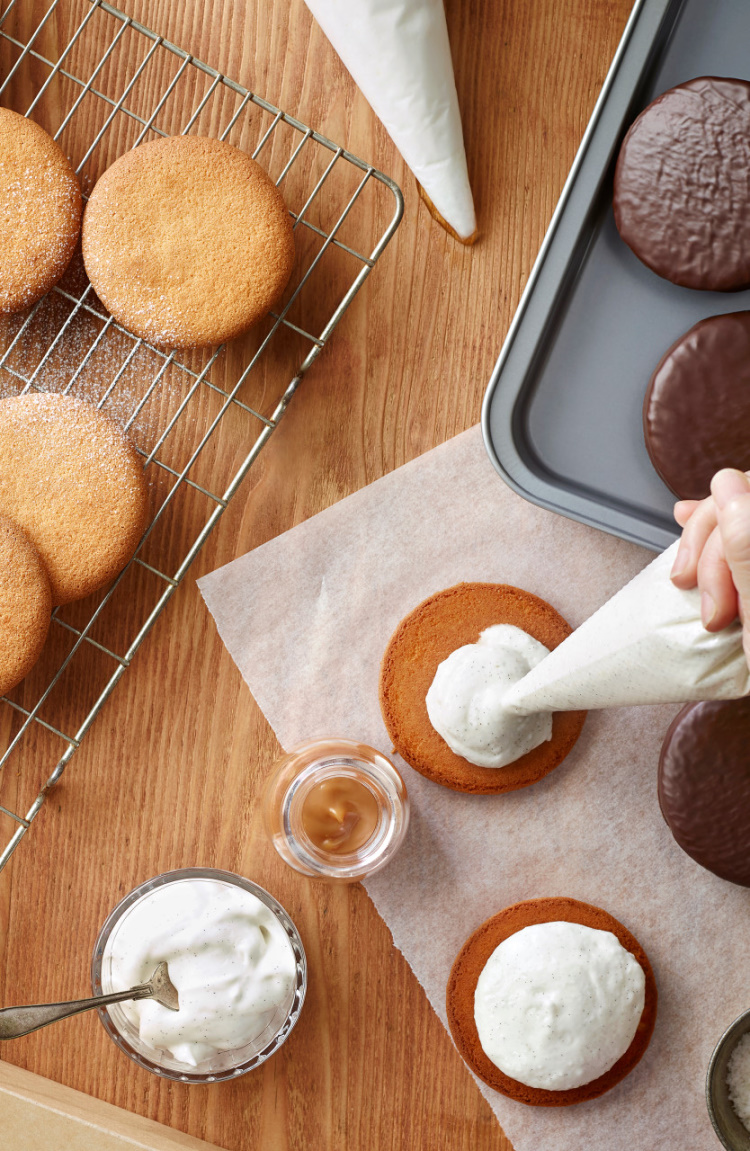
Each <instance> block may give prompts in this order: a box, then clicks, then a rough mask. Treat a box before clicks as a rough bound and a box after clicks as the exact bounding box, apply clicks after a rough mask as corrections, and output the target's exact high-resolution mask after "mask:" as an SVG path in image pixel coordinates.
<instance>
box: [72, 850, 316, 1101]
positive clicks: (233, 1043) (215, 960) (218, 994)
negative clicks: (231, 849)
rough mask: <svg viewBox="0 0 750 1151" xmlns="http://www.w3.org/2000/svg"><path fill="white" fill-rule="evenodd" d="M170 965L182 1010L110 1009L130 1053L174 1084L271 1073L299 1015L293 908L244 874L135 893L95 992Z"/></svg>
mask: <svg viewBox="0 0 750 1151" xmlns="http://www.w3.org/2000/svg"><path fill="white" fill-rule="evenodd" d="M162 961H166V962H167V964H168V966H169V977H170V979H171V981H172V982H173V983H174V985H175V987H176V988H177V993H178V996H179V1004H180V1006H179V1010H178V1011H171V1010H169V1009H168V1008H165V1007H162V1006H161V1004H159V1003H156V1002H155V1001H154V1000H149V999H145V1000H140V1001H136V1002H133V1001H128V1002H125V1003H118V1004H114V1005H112V1006H110V1007H108V1008H102V1009H100V1011H99V1017H100V1019H101V1021H102V1023H103V1025H104V1027H105V1030H106V1031H107V1032H108V1034H109V1035H110V1037H111V1038H112V1039H113V1040H114V1042H115V1043H116V1044H117V1046H118V1047H120V1049H121V1050H122V1051H124V1052H125V1054H126V1055H128V1056H129V1057H130V1058H131V1059H133V1060H134V1061H135V1062H136V1063H138V1064H139V1065H140V1066H141V1067H145V1068H146V1069H147V1070H149V1071H153V1072H155V1073H156V1074H158V1075H163V1076H165V1077H166V1078H170V1079H178V1080H181V1081H183V1082H189V1083H212V1082H219V1081H221V1080H224V1079H231V1078H235V1077H236V1076H238V1075H242V1074H244V1073H245V1072H246V1071H250V1070H252V1069H253V1068H254V1067H258V1066H260V1064H261V1063H263V1062H265V1060H266V1059H268V1057H269V1056H270V1055H272V1054H273V1053H274V1051H276V1050H277V1049H278V1047H280V1046H281V1044H282V1043H283V1042H284V1040H285V1039H286V1037H287V1035H288V1034H289V1032H290V1031H291V1030H292V1028H293V1027H294V1025H295V1023H296V1022H297V1019H298V1018H299V1014H300V1011H301V1009H302V1004H303V1002H304V998H305V991H306V987H307V964H306V959H305V952H304V948H303V946H302V941H301V939H300V937H299V934H298V932H297V929H296V927H295V926H294V924H293V923H292V920H291V919H290V918H289V916H288V915H287V913H286V912H285V911H284V909H283V907H281V905H280V904H279V903H277V901H276V900H275V899H274V898H273V896H271V895H269V894H268V892H267V891H264V890H263V888H262V887H258V886H257V884H255V883H252V882H251V881H250V880H248V879H244V878H243V877H241V876H239V875H234V874H233V873H232V872H228V871H219V870H217V869H214V868H183V869H181V870H179V871H170V872H166V873H164V874H163V875H159V876H157V877H156V878H154V879H150V880H148V881H147V882H146V883H143V884H141V885H140V887H137V888H135V890H134V891H131V892H130V894H129V895H127V896H126V897H125V898H124V899H123V900H122V901H121V902H120V903H119V904H118V905H117V907H116V908H115V909H114V911H113V912H112V913H111V915H110V916H109V918H108V919H107V921H106V923H105V924H104V926H103V927H102V930H101V932H100V934H99V938H98V940H97V943H96V947H95V949H94V957H93V962H92V984H93V989H94V993H95V994H106V993H107V992H110V991H119V990H124V989H126V988H128V987H132V986H134V985H135V984H138V983H142V982H144V980H146V979H148V978H150V976H151V973H152V972H153V970H154V968H155V967H156V965H157V964H158V963H160V962H162Z"/></svg>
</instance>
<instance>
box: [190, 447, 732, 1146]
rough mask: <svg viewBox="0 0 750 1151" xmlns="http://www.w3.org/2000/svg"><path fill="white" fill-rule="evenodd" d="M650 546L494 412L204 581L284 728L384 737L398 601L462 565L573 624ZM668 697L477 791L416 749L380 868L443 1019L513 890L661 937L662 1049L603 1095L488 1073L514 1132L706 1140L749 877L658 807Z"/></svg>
mask: <svg viewBox="0 0 750 1151" xmlns="http://www.w3.org/2000/svg"><path fill="white" fill-rule="evenodd" d="M651 558H652V556H651V553H649V552H647V551H645V550H644V549H642V548H639V547H636V546H635V545H632V544H627V543H624V542H623V541H621V540H617V539H614V538H613V537H612V536H608V535H606V534H604V533H601V532H598V531H596V530H594V529H592V528H587V527H584V526H583V525H581V524H577V523H573V522H571V521H569V520H566V519H563V518H562V517H560V516H556V515H554V514H552V513H550V512H546V511H543V510H541V509H540V508H537V507H534V506H532V505H531V504H528V503H526V502H525V501H524V500H522V499H521V498H520V497H519V496H517V495H515V494H514V493H513V492H511V491H510V490H509V489H508V488H507V487H506V486H505V485H504V484H503V483H502V482H501V480H500V479H499V478H498V477H497V475H496V474H495V472H494V470H493V469H492V467H491V465H490V463H489V461H488V459H487V457H486V454H485V452H484V448H483V445H482V441H481V435H480V431H479V428H472V429H471V430H470V431H468V432H465V433H464V434H463V435H461V436H458V437H457V438H456V439H455V440H452V441H450V442H449V443H447V444H444V445H443V446H442V447H439V448H436V449H435V450H434V451H432V452H429V453H427V454H426V455H424V456H422V457H421V458H419V459H417V460H415V461H414V462H413V463H411V464H408V465H407V466H405V467H403V468H400V469H399V470H398V471H396V472H394V473H392V474H391V475H389V476H386V477H385V478H384V479H382V480H379V481H378V482H376V483H374V484H371V485H370V486H369V487H367V488H365V489H364V490H362V491H361V492H358V493H356V494H355V495H353V496H351V497H349V498H348V499H346V500H343V501H342V502H341V503H339V504H337V505H335V506H334V507H332V508H330V509H329V510H327V511H325V512H323V513H322V514H320V515H318V516H316V517H315V518H313V519H311V520H308V521H307V522H306V523H304V524H301V525H300V526H299V527H297V528H295V529H293V530H292V531H290V532H287V533H286V534H285V535H282V536H280V537H278V538H277V539H275V540H273V541H271V542H270V543H268V544H265V545H264V546H262V547H260V548H258V549H256V550H255V551H254V552H251V553H249V554H248V555H245V556H242V557H241V558H240V559H237V560H235V561H234V562H233V563H231V564H228V565H227V566H226V567H224V568H223V569H221V570H220V571H217V572H214V573H213V574H211V575H209V576H206V577H204V578H203V579H202V580H201V581H200V587H201V591H202V592H203V595H204V597H205V599H206V602H207V604H208V606H209V608H210V610H211V612H212V613H213V615H214V617H215V619H216V623H217V625H218V628H219V632H220V634H221V636H222V639H223V640H224V642H225V643H226V645H227V647H228V648H229V651H230V652H231V654H232V656H233V658H234V659H235V661H236V662H237V664H238V666H239V668H240V670H241V672H242V674H243V676H244V678H245V680H246V682H247V684H248V686H249V687H250V690H251V691H252V693H253V695H254V696H255V698H256V700H257V701H258V703H259V704H260V706H261V708H262V709H263V711H264V713H265V715H266V716H267V717H268V720H269V722H270V723H271V725H272V727H273V729H274V731H275V732H276V734H277V736H278V738H279V740H280V742H281V743H282V745H284V746H285V747H289V746H290V745H291V744H293V743H295V742H297V741H299V740H301V739H304V738H308V737H314V736H326V735H328V736H335V735H341V736H346V737H349V738H352V739H360V740H363V741H365V742H366V743H369V744H372V745H374V746H375V747H379V748H381V749H382V750H383V751H385V752H386V753H388V752H390V742H389V740H388V737H387V735H386V731H385V728H384V726H383V722H382V720H381V718H380V712H379V708H378V691H377V689H378V669H379V663H380V658H381V655H382V652H383V649H384V648H385V645H386V643H387V641H388V638H389V636H390V635H391V633H392V631H393V630H394V628H395V627H396V625H397V623H398V622H399V620H400V619H401V618H402V616H403V615H405V614H406V613H407V612H408V611H410V610H411V608H413V607H414V606H415V605H416V604H417V603H418V602H419V601H420V600H422V599H424V597H425V596H427V595H429V594H431V593H432V592H434V591H437V590H439V589H440V588H444V587H448V586H449V585H451V584H453V583H457V582H459V581H460V580H489V581H493V582H498V583H511V584H516V585H517V586H519V587H522V588H526V589H527V590H529V591H532V592H535V593H536V594H538V595H540V596H542V597H543V598H545V599H547V600H549V601H550V602H551V603H552V604H553V605H554V606H555V607H556V608H558V610H559V611H561V612H562V614H563V615H564V616H565V617H566V619H568V620H569V622H570V623H571V624H573V625H578V624H579V623H580V622H581V621H582V620H584V619H585V618H586V617H587V616H588V615H590V614H591V612H592V611H593V610H594V609H595V608H596V607H598V606H599V604H600V603H602V602H603V601H604V600H605V599H607V598H608V597H609V596H610V595H611V594H612V593H613V592H615V591H616V590H617V589H618V588H619V587H620V586H621V585H622V584H623V583H625V581H626V580H628V579H630V578H631V577H632V576H633V575H634V574H635V573H636V572H637V571H638V570H640V568H642V567H643V566H645V564H646V563H647V562H648V561H649V560H650V559H651ZM675 711H676V708H674V707H673V706H661V707H642V708H629V709H621V710H617V711H609V712H592V713H590V715H589V717H588V720H587V722H586V726H585V728H584V731H583V735H582V737H581V739H580V740H579V743H578V744H577V746H576V748H575V749H574V751H573V752H572V754H571V755H570V756H569V757H568V759H567V760H566V761H565V762H564V763H563V764H562V766H561V767H559V768H558V769H557V770H556V771H554V772H552V774H551V775H549V776H548V777H547V778H546V779H544V780H542V781H541V782H540V783H538V784H536V785H535V786H534V787H530V788H526V789H524V790H522V791H516V792H513V793H512V794H510V795H506V796H466V795H461V794H459V793H456V792H452V791H448V790H447V789H445V788H441V787H439V786H438V785H436V784H433V783H431V782H429V781H428V780H425V779H423V778H422V777H421V776H420V775H418V774H417V773H416V772H414V771H412V770H411V769H410V768H409V767H407V766H406V765H405V764H404V763H403V762H402V761H400V760H399V759H397V760H396V761H397V763H398V766H399V768H400V769H401V770H402V771H403V773H404V776H405V778H406V782H407V786H408V789H409V793H410V796H411V799H412V803H413V807H412V822H411V827H410V830H409V834H408V836H407V840H406V842H405V844H404V847H403V848H402V850H401V852H400V854H399V855H398V857H397V858H396V859H395V860H394V861H393V863H391V864H390V865H389V866H388V867H387V868H385V869H384V870H383V871H382V872H381V873H380V874H379V875H377V876H375V877H373V879H372V880H370V881H369V882H368V884H367V890H368V892H369V894H370V896H371V897H372V899H373V900H374V902H375V905H376V907H377V908H378V911H379V912H380V914H381V915H382V916H383V918H384V919H385V921H386V923H387V924H388V926H389V928H390V930H391V932H392V934H393V939H394V943H395V945H396V946H397V947H398V948H399V949H400V950H401V951H402V952H403V953H404V955H405V956H406V959H407V960H408V962H409V964H410V965H411V967H412V969H413V970H414V972H415V973H416V975H417V978H418V979H419V981H420V982H421V984H422V985H423V987H424V988H425V991H426V992H427V995H428V996H429V999H430V1002H431V1003H432V1005H433V1006H434V1008H435V1010H436V1011H437V1013H438V1015H439V1016H440V1018H441V1019H442V1020H443V1022H445V1007H444V995H445V984H446V980H447V977H448V973H449V970H450V967H451V963H452V961H453V959H454V957H455V955H456V953H457V951H458V950H459V948H460V946H461V944H462V943H463V941H464V939H465V938H466V937H467V936H468V935H469V934H470V933H471V932H472V931H473V930H474V929H475V928H476V927H477V926H478V924H479V923H481V922H482V921H483V920H484V919H486V918H487V917H488V916H489V915H491V914H493V913H494V912H495V911H498V910H499V909H500V908H502V907H504V906H506V905H507V904H509V903H513V902H515V901H516V900H519V899H529V898H533V897H535V896H544V895H568V896H572V897H574V898H576V899H582V900H586V901H587V902H590V903H595V904H600V905H601V906H602V907H605V908H606V909H607V910H608V911H610V912H612V914H613V915H615V916H616V917H617V918H618V919H620V920H622V922H623V923H624V924H625V925H626V926H627V927H628V928H630V930H631V931H633V933H634V934H635V935H636V936H637V938H638V939H639V940H640V941H641V943H642V944H643V946H644V947H645V949H646V951H647V953H648V955H649V957H650V959H651V962H652V964H653V966H654V969H655V972H656V979H657V983H658V986H659V1013H658V1019H657V1024H656V1031H655V1034H654V1038H653V1040H652V1042H651V1046H650V1048H649V1050H648V1052H647V1053H646V1056H645V1057H644V1059H643V1060H642V1062H641V1063H640V1065H639V1066H638V1067H637V1068H636V1070H635V1071H634V1072H633V1073H632V1074H631V1075H630V1076H629V1077H628V1078H627V1079H626V1080H625V1081H624V1082H623V1083H621V1084H620V1085H619V1086H618V1087H616V1088H615V1089H614V1090H613V1091H611V1092H610V1093H609V1094H607V1095H605V1096H603V1097H602V1098H601V1099H599V1100H595V1101H593V1102H591V1103H584V1104H580V1105H578V1106H575V1107H565V1108H559V1109H558V1108H549V1109H545V1108H528V1107H525V1106H523V1105H522V1104H520V1103H514V1102H512V1101H511V1100H508V1099H506V1098H504V1097H503V1096H501V1095H498V1094H497V1093H495V1092H494V1091H492V1090H491V1089H489V1088H486V1087H484V1085H480V1089H481V1090H482V1092H483V1093H484V1094H485V1096H486V1098H487V1099H488V1100H489V1102H490V1105H491V1106H492V1108H493V1110H494V1112H495V1114H496V1115H497V1117H498V1119H499V1120H500V1122H501V1124H502V1126H503V1128H504V1130H505V1132H506V1133H507V1135H508V1136H509V1138H510V1139H511V1140H512V1142H513V1145H514V1147H515V1148H516V1151H634V1149H636V1148H637V1149H638V1151H656V1149H657V1148H658V1149H659V1151H666V1149H672V1148H674V1151H710V1149H711V1148H713V1147H714V1146H717V1147H718V1143H717V1142H716V1138H715V1136H714V1134H713V1132H712V1130H711V1127H710V1124H709V1121H708V1117H707V1114H706V1107H705V1102H704V1095H703V1092H704V1077H705V1072H706V1066H707V1063H708V1059H709V1056H710V1053H711V1050H712V1048H713V1045H714V1043H715V1042H716V1040H717V1039H718V1037H719V1035H720V1033H721V1031H722V1030H723V1029H724V1027H725V1026H727V1025H728V1024H729V1023H730V1022H731V1021H732V1019H733V1018H734V1017H735V1016H736V1015H738V1014H739V1013H740V1012H741V1011H742V1010H744V1009H745V1008H746V1007H748V1006H750V971H748V957H749V956H750V891H748V890H745V889H744V888H739V887H735V886H733V885H731V884H729V883H725V882H723V881H722V880H720V879H717V878H716V877H715V876H713V875H710V874H709V873H708V872H706V871H703V870H702V869H701V868H700V867H698V865H697V864H695V863H693V861H692V860H691V859H689V858H688V857H687V856H686V855H685V854H684V853H683V852H682V851H681V850H680V849H679V848H678V847H677V845H676V844H675V842H674V840H673V839H672V837H671V835H670V833H669V831H668V830H667V828H666V825H665V824H664V822H663V820H662V817H661V814H660V812H659V805H658V801H657V796H656V768H657V763H658V756H659V748H660V745H661V740H662V738H663V735H664V732H665V730H666V728H667V725H668V723H669V721H670V719H671V717H672V715H673V714H674V713H675Z"/></svg>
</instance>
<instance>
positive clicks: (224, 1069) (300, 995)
mask: <svg viewBox="0 0 750 1151" xmlns="http://www.w3.org/2000/svg"><path fill="white" fill-rule="evenodd" d="M186 879H191V880H194V879H208V880H214V881H216V882H219V883H227V884H234V886H236V887H240V888H242V890H243V891H247V892H249V893H250V894H251V895H254V896H255V897H256V898H257V899H259V900H260V901H261V903H263V904H265V906H266V907H267V908H268V910H269V911H270V912H271V913H272V914H273V915H274V916H275V918H276V919H277V920H278V922H279V924H280V925H281V927H282V928H283V930H284V932H285V933H286V935H287V937H288V939H289V944H290V946H291V948H292V952H293V954H294V959H295V979H294V983H293V986H292V988H291V990H290V993H289V997H288V1001H287V1002H285V1003H284V1004H281V1005H280V1006H279V1007H278V1008H277V1010H276V1011H275V1012H274V1014H273V1016H272V1017H271V1019H270V1020H269V1021H268V1023H267V1024H266V1026H265V1028H264V1029H263V1031H262V1032H261V1033H260V1035H258V1036H256V1038H255V1039H254V1040H253V1041H252V1042H251V1043H247V1044H245V1045H244V1046H243V1047H239V1048H236V1049H234V1050H231V1051H221V1052H219V1053H218V1054H216V1055H213V1056H212V1057H211V1058H210V1059H206V1060H204V1061H203V1062H202V1063H199V1064H198V1065H197V1066H192V1065H191V1064H187V1063H183V1062H181V1061H180V1060H178V1059H175V1057H174V1055H172V1054H171V1052H169V1051H166V1050H163V1049H156V1048H154V1047H152V1046H151V1045H150V1044H146V1043H144V1042H143V1041H142V1040H141V1038H140V1036H139V1034H138V1031H137V1028H136V1027H135V1026H134V1025H133V1024H132V1023H131V1022H130V1020H129V1019H128V1018H127V1016H126V1015H125V1013H124V1011H123V1010H122V1007H121V1005H120V1004H118V1003H115V1004H112V1005H111V1006H109V1007H101V1008H99V1018H100V1019H101V1021H102V1024H103V1026H104V1029H105V1031H106V1032H107V1034H108V1035H109V1037H110V1038H111V1039H112V1040H113V1041H114V1042H115V1043H116V1044H117V1046H118V1047H119V1048H120V1050H121V1051H124V1052H125V1054H126V1055H127V1056H128V1057H129V1058H130V1059H132V1060H133V1062H134V1063H137V1064H138V1065H139V1067H144V1068H145V1069H146V1070H147V1071H152V1072H153V1073H154V1074H155V1075H161V1076H163V1077H164V1078H165V1079H176V1080H179V1081H180V1082H181V1083H220V1082H222V1081H223V1080H226V1079H236V1078H237V1076H238V1075H244V1074H245V1073H246V1072H247V1071H252V1070H253V1069H254V1068H255V1067H260V1065H261V1063H265V1061H266V1059H268V1058H269V1057H270V1056H271V1055H273V1053H274V1052H275V1051H278V1049H279V1047H281V1045H282V1043H283V1042H284V1040H285V1039H286V1038H287V1036H288V1035H289V1032H290V1031H291V1030H292V1028H293V1027H294V1025H295V1023H296V1022H297V1020H298V1019H299V1016H300V1012H301V1010H302V1004H303V1003H304V1000H305V992H306V991H307V960H306V958H305V950H304V947H303V946H302V940H301V939H300V937H299V932H298V931H297V928H296V927H295V926H294V923H293V922H292V920H291V919H290V918H289V916H288V915H287V913H286V911H285V910H284V908H283V907H282V906H281V904H280V903H278V902H277V901H276V900H275V899H274V898H273V896H272V895H269V893H268V892H267V891H264V889H263V888H262V887H258V885H257V884H256V883H253V882H252V881H251V880H249V879H244V878H243V877H242V876H240V875H235V874H234V873H233V872H231V871H220V870H218V869H217V868H213V867H183V868H180V869H179V870H178V871H166V872H164V873H163V874H162V875H157V876H156V877H155V878H154V879H148V880H147V881H146V882H145V883H142V884H140V886H139V887H136V888H134V890H133V891H131V892H130V894H129V895H126V896H125V898H124V899H123V900H121V901H120V903H118V904H117V907H115V909H114V911H112V912H111V914H110V915H109V916H108V917H107V920H106V922H105V924H104V926H103V927H102V929H101V931H100V932H99V938H98V939H97V941H96V946H95V947H94V955H93V959H92V962H91V984H92V987H93V989H94V994H95V995H104V994H106V993H107V992H109V991H112V990H114V988H113V986H112V983H111V969H110V968H111V965H110V964H109V963H108V958H109V957H108V955H107V944H108V942H109V940H110V939H111V938H113V937H114V935H115V933H116V932H117V931H118V930H119V927H120V925H121V924H122V923H123V922H124V921H125V919H126V918H127V916H128V914H129V913H130V911H131V910H132V909H133V907H135V905H136V904H138V903H139V902H140V901H141V900H142V899H143V898H144V897H145V896H146V895H148V894H149V893H150V892H152V891H154V890H155V889H156V888H159V887H163V886H165V885H167V884H170V883H180V882H181V881H183V880H186Z"/></svg>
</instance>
